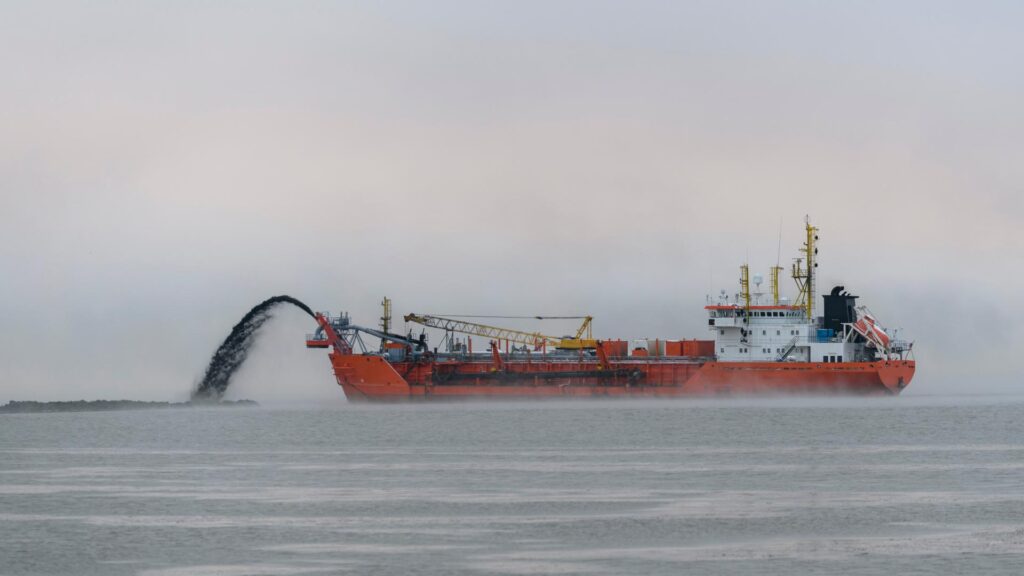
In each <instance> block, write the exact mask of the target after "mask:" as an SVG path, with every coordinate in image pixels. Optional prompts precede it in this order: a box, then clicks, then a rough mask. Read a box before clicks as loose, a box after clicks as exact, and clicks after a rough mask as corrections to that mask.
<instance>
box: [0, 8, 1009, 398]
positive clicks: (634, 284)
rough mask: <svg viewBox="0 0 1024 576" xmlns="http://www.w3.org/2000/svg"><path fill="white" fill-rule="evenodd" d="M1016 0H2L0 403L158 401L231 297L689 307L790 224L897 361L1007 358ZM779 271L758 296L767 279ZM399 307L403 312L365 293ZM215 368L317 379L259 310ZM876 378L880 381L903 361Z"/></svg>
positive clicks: (621, 330) (639, 315) (697, 314)
mask: <svg viewBox="0 0 1024 576" xmlns="http://www.w3.org/2000/svg"><path fill="white" fill-rule="evenodd" d="M1022 29H1024V4H1021V3H1019V2H937V1H923V2H892V1H886V2H850V3H837V2H718V1H715V2H711V1H708V2H666V3H644V2H619V3H600V2H591V1H587V2H549V1H545V2H480V1H473V2H468V1H467V2H463V3H446V2H417V3H409V4H405V3H397V2H365V3H332V2H306V3H300V2H277V3H264V2H248V1H247V2H219V3H209V2H162V3H161V2H135V1H133V2H80V3H60V2H53V3H51V2H23V3H22V2H13V1H7V2H4V3H2V4H0V81H2V86H0V88H2V89H0V269H2V273H3V276H2V280H0V296H2V297H0V402H2V401H6V400H8V399H39V400H51V399H77V398H87V399H92V398H121V397H128V398H138V399H167V400H171V399H173V400H180V399H183V398H185V397H186V396H187V394H188V391H189V389H190V388H191V386H192V385H193V383H194V382H195V381H196V380H197V378H198V377H199V376H200V375H201V373H202V370H203V368H204V366H205V364H206V362H207V361H208V359H209V355H210V353H211V352H212V350H213V349H214V348H215V347H216V346H217V344H218V343H219V342H220V340H221V339H222V338H223V337H224V336H225V335H226V334H227V331H228V330H229V329H230V327H231V326H232V325H233V324H234V323H235V322H236V321H237V320H238V319H239V318H240V317H241V315H242V314H244V313H245V311H246V310H248V309H249V307H250V306H252V305H253V304H255V303H257V302H259V301H261V300H263V299H264V298H266V297H268V296H271V295H274V294H282V293H286V294H291V295H293V296H295V297H298V298H300V299H302V300H304V301H305V302H307V303H308V304H309V305H310V306H312V307H313V308H315V309H319V310H325V309H329V310H333V311H337V310H339V309H346V310H348V311H350V312H351V313H352V315H353V317H354V318H355V320H357V321H359V322H361V323H365V324H369V325H374V324H375V323H376V319H377V317H378V316H379V308H378V306H377V304H378V302H379V301H380V298H381V297H382V296H383V295H385V294H386V295H388V296H390V297H391V298H393V300H394V305H395V311H396V313H398V314H401V313H405V312H409V311H416V312H426V313H430V312H435V313H465V314H473V313H477V314H481V313H490V314H538V313H542V314H575V313H589V314H593V315H594V316H595V317H596V320H595V330H596V335H597V336H599V337H644V336H650V337H662V338H680V337H706V336H707V331H706V323H705V321H704V319H703V315H704V311H703V309H702V306H703V305H704V297H705V294H707V293H708V292H709V291H714V292H717V291H718V290H719V289H720V288H726V289H728V290H729V291H730V292H735V291H736V286H737V277H738V266H739V265H740V264H741V263H742V262H743V260H744V259H745V258H749V261H750V263H751V266H752V268H753V271H754V272H762V273H765V274H766V273H767V269H768V267H769V266H771V265H773V264H774V263H775V259H776V252H777V246H778V242H777V235H778V231H779V224H780V221H781V222H782V225H783V238H782V263H783V265H788V263H789V261H790V258H791V257H793V256H795V250H796V248H797V247H798V245H799V241H800V236H801V233H802V230H801V225H802V219H803V217H804V215H805V214H810V215H811V217H812V218H813V220H814V222H815V223H817V224H818V225H819V226H820V227H821V229H822V232H821V254H820V258H821V267H820V268H819V271H820V273H821V287H822V288H825V289H827V288H828V287H829V286H831V285H832V284H833V283H843V284H845V285H846V286H847V288H848V289H849V290H851V291H852V292H854V293H856V294H859V295H860V296H861V297H862V300H861V302H862V303H864V304H867V305H868V306H870V307H871V308H872V309H873V310H874V311H875V313H876V315H877V316H878V317H879V319H880V320H881V321H882V322H883V324H885V325H888V326H897V327H902V328H903V329H904V331H905V335H906V336H907V337H909V338H911V339H914V340H916V342H917V344H916V346H915V351H916V354H917V359H918V361H919V369H918V373H917V376H916V379H915V381H914V383H913V385H912V386H911V389H910V390H911V391H912V393H945V392H960V391H962V392H970V391H1020V390H1022V387H1024V382H1021V378H1020V376H1021V373H1022V369H1021V367H1020V366H1021V364H1020V362H1019V355H1020V354H1019V350H1021V349H1022V348H1024V329H1022V327H1021V326H1022V323H1021V320H1024V305H1022V303H1021V298H1020V295H1019V288H1020V287H1021V285H1022V284H1024V282H1022V280H1024V272H1022V269H1024V257H1022V253H1024V231H1022V229H1021V228H1022V224H1024V200H1022V195H1024V107H1022V106H1021V102H1024V74H1021V63H1022V62H1024V37H1022V35H1021V30H1022ZM786 288H787V289H789V293H790V294H792V293H793V291H792V288H791V285H790V283H788V282H787V283H786ZM399 327H401V324H399ZM268 328H269V329H268V330H267V333H266V335H265V338H264V339H263V340H261V342H260V346H259V350H258V352H257V353H256V354H255V355H254V356H253V358H252V361H251V363H250V364H249V365H248V366H246V367H245V368H244V369H243V372H242V373H241V374H240V375H239V378H238V381H237V390H236V393H237V394H239V395H243V396H248V397H252V398H255V399H257V400H263V401H268V402H274V401H283V400H284V399H286V398H289V397H295V398H300V399H319V400H324V401H335V402H341V401H342V396H341V391H340V390H339V389H338V388H337V386H336V385H335V384H334V380H333V377H332V376H331V374H330V369H329V364H328V361H327V358H326V354H325V353H324V352H322V351H307V350H306V349H305V348H303V345H302V340H303V335H304V333H305V332H307V331H311V330H312V328H313V326H311V323H310V321H309V320H308V319H307V318H304V317H303V316H302V315H301V314H300V313H297V312H294V311H291V310H282V311H281V313H280V314H279V317H278V318H276V319H275V320H274V321H273V323H272V324H270V325H268ZM908 393H910V392H908Z"/></svg>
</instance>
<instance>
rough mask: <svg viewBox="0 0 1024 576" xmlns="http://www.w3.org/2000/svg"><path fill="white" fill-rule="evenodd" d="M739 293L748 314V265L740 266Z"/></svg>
mask: <svg viewBox="0 0 1024 576" xmlns="http://www.w3.org/2000/svg"><path fill="white" fill-rule="evenodd" d="M740 294H741V295H742V296H743V308H744V309H745V310H746V311H747V313H748V314H747V315H748V316H749V315H750V314H749V313H750V266H749V265H748V264H744V265H743V266H740Z"/></svg>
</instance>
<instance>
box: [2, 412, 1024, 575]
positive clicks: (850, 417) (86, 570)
mask: <svg viewBox="0 0 1024 576" xmlns="http://www.w3.org/2000/svg"><path fill="white" fill-rule="evenodd" d="M334 573H340V574H346V573H351V574H396V575H398V574H401V575H410V574H422V575H428V574H438V575H441V574H673V575H674V574H681V573H687V574H786V575H791V574H865V575H867V574H877V575H882V574H885V575H889V574H1013V575H1019V574H1022V573H1024V398H1021V397H995V396H993V397H976V398H971V397H923V396H919V397H912V396H906V397H903V398H878V399H846V400H831V399H778V400H756V401H755V400H732V401H692V400H691V401H677V400H672V401H664V402H654V401H628V400H626V401H577V402H572V403H564V402H540V403H498V404H487V403H462V404H431V405H402V406H362V407H360V406H351V407H346V408H343V409H337V410H279V409H271V408H255V409H242V408H236V409H191V410H186V409H182V410H158V411H134V412H108V413H76V414H39V415H3V416H0V574H10V575H18V574H75V575H82V574H103V575H108V574H110V575H117V574H144V575H150V576H155V575H161V576H172V575H173V576H178V575H181V576H185V575H189V576H192V575H199V576H203V575H213V574H218V575H220V574H224V575H247V574H334Z"/></svg>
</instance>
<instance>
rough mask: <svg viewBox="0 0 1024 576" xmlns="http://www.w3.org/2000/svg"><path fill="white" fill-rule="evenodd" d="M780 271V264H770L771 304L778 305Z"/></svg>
mask: <svg viewBox="0 0 1024 576" xmlns="http://www.w3.org/2000/svg"><path fill="white" fill-rule="evenodd" d="M780 272H782V266H772V273H771V283H772V305H773V306H778V305H779V273H780Z"/></svg>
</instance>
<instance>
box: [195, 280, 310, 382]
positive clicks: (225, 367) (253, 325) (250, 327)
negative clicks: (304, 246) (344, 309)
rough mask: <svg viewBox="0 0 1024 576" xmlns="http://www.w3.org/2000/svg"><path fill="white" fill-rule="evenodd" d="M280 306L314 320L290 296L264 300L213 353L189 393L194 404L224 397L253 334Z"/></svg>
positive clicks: (307, 310) (253, 338)
mask: <svg viewBox="0 0 1024 576" xmlns="http://www.w3.org/2000/svg"><path fill="white" fill-rule="evenodd" d="M279 304H291V305H293V306H296V307H297V308H299V309H301V310H302V311H303V312H305V313H306V314H309V315H310V317H312V318H315V317H316V315H315V314H314V313H313V310H311V309H310V308H309V306H306V305H305V304H304V303H302V302H301V301H299V300H297V299H295V298H292V297H291V296H287V295H281V296H274V297H272V298H267V299H266V300H264V301H263V302H260V303H259V304H257V305H256V306H254V307H253V308H252V310H249V311H248V312H246V314H245V316H243V317H242V319H241V320H239V321H238V324H235V327H234V328H232V329H231V333H230V334H228V337H227V338H225V339H224V342H223V343H221V345H220V346H219V347H218V348H217V351H216V352H214V353H213V357H212V358H210V364H209V365H208V366H207V367H206V372H205V373H204V374H203V379H202V380H201V381H200V382H199V385H198V386H197V387H196V389H195V391H194V392H193V393H192V400H193V401H218V400H220V399H221V398H223V397H224V393H225V392H226V391H227V389H228V386H229V385H230V384H231V377H232V376H234V374H235V372H236V371H237V370H238V369H239V368H240V367H241V366H242V364H243V363H244V362H245V359H246V358H247V357H248V356H249V349H250V348H251V347H252V345H253V342H255V338H256V333H257V332H258V331H259V329H260V328H261V327H262V326H263V324H264V323H266V321H267V320H270V319H271V318H272V315H271V309H272V308H274V307H275V306H277V305H279Z"/></svg>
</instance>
